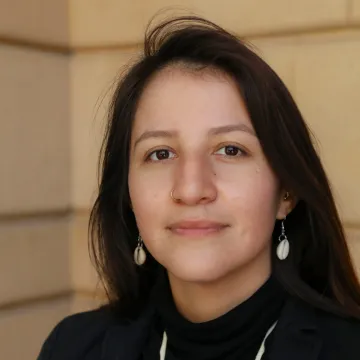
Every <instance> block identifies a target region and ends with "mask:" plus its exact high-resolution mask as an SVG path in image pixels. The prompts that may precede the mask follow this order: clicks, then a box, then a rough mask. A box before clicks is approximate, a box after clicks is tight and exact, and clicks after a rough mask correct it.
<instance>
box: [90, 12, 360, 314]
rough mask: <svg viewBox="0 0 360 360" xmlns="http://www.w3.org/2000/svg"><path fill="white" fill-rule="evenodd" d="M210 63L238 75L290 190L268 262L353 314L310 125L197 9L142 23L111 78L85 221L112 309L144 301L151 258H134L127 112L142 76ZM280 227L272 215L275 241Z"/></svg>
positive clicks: (346, 257) (340, 240)
mask: <svg viewBox="0 0 360 360" xmlns="http://www.w3.org/2000/svg"><path fill="white" fill-rule="evenodd" d="M179 62H180V63H184V64H188V65H190V66H191V67H192V68H193V67H194V66H193V65H195V68H196V66H198V68H199V69H206V68H212V69H217V70H220V71H222V72H224V73H226V74H228V75H229V76H230V77H231V78H232V79H233V80H234V81H235V82H236V84H237V85H238V88H239V96H242V97H243V99H244V101H245V103H246V106H247V110H248V113H249V115H250V118H251V121H252V124H253V126H254V129H255V131H256V133H257V136H258V138H259V141H260V143H261V146H262V149H263V152H264V154H265V156H266V158H267V160H268V163H269V164H270V166H271V168H272V169H273V171H274V173H275V174H276V176H277V178H278V179H279V182H280V183H281V184H282V185H283V186H284V187H285V188H286V189H287V190H289V191H290V192H291V193H292V194H293V195H294V196H295V197H296V198H297V199H298V202H297V205H296V207H295V209H294V210H293V211H292V212H291V213H290V215H289V216H288V217H287V220H286V221H287V236H288V238H289V241H290V245H291V251H290V255H289V257H288V258H287V259H286V260H284V261H279V260H278V259H277V258H276V256H275V255H274V251H273V254H272V261H273V271H274V273H275V276H276V277H277V278H278V280H279V281H280V282H281V283H282V285H283V287H284V288H285V290H286V291H287V292H288V293H289V294H290V295H292V296H295V297H297V298H300V299H302V300H303V301H306V302H307V303H309V304H311V305H312V306H314V307H316V308H320V309H323V310H325V311H328V312H331V313H334V314H337V315H340V316H352V317H358V318H360V286H359V282H358V279H357V277H356V274H355V270H354V267H353V265H352V263H351V258H350V254H349V250H348V247H347V244H346V241H345V235H344V230H343V227H342V224H341V222H340V219H339V215H338V212H337V209H336V206H335V202H334V198H333V195H332V193H331V189H330V186H329V181H328V179H327V176H326V174H325V171H324V169H323V166H322V164H321V162H320V159H319V156H318V154H317V153H316V150H315V149H314V146H313V143H312V139H311V136H310V131H309V129H308V127H307V126H306V124H305V122H304V120H303V117H302V115H301V113H300V111H299V109H298V107H297V105H296V104H295V102H294V100H293V98H292V96H291V94H290V93H289V91H288V90H287V88H286V86H285V85H284V83H283V82H282V81H281V79H280V78H279V77H278V76H277V75H276V73H275V72H274V71H273V70H272V69H271V68H270V66H268V65H267V64H266V63H265V62H264V61H263V60H262V59H261V58H260V57H259V56H258V55H257V54H256V53H255V52H254V51H253V50H252V49H251V47H250V46H249V45H247V44H246V43H245V42H244V41H242V40H240V39H239V38H237V37H236V36H235V35H233V34H231V33H229V32H227V31H226V30H224V29H222V28H221V27H219V26H217V25H216V24H214V23H212V22H210V21H207V20H204V19H201V18H198V17H178V18H174V19H171V20H167V21H165V22H162V23H161V24H160V25H157V26H156V27H155V28H152V29H151V28H150V29H149V30H147V32H146V34H145V41H144V49H143V54H142V56H141V58H140V59H139V60H138V61H137V62H136V63H135V64H134V65H132V66H131V67H130V68H129V69H128V71H127V73H126V74H125V75H124V76H123V77H122V79H121V80H120V81H119V84H118V86H117V88H116V90H115V93H114V95H113V99H112V102H111V106H110V111H109V119H108V123H107V128H106V133H105V138H104V142H103V146H102V151H101V157H100V163H99V166H100V167H99V171H100V181H99V191H98V196H97V199H96V201H95V204H94V206H93V209H92V211H91V216H90V222H89V233H90V243H89V244H90V251H91V255H92V259H93V260H94V263H95V266H96V268H97V270H98V272H99V274H100V277H101V279H102V280H103V283H104V285H105V289H106V291H107V294H108V298H109V304H110V305H112V306H113V308H114V309H116V310H119V311H122V312H126V313H127V314H134V315H136V314H137V313H138V312H139V310H140V309H141V308H142V306H143V305H144V303H145V302H146V301H147V297H148V294H149V292H150V289H151V287H152V285H153V282H154V277H155V273H156V269H157V268H158V266H159V264H158V263H157V262H156V261H155V259H154V258H153V257H152V256H151V255H150V254H148V260H147V262H146V264H145V265H144V266H143V267H141V268H139V267H137V266H136V265H135V264H134V260H133V252H134V249H135V247H136V243H137V236H138V229H137V226H136V221H135V217H134V214H133V212H132V209H131V202H130V197H129V189H128V170H129V146H130V138H131V131H132V124H133V121H134V116H135V112H136V109H137V105H138V102H139V99H140V97H141V95H142V92H143V90H144V88H145V86H146V85H147V83H148V82H149V80H150V79H151V78H152V77H153V76H154V75H155V74H156V73H157V72H159V71H160V70H161V69H163V68H164V67H166V66H171V64H176V63H179ZM279 233H280V229H279V223H278V222H277V223H276V224H275V228H274V233H273V239H272V240H273V244H274V246H273V248H275V246H276V244H277V237H278V235H279Z"/></svg>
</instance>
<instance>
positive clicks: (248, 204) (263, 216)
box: [218, 162, 279, 229]
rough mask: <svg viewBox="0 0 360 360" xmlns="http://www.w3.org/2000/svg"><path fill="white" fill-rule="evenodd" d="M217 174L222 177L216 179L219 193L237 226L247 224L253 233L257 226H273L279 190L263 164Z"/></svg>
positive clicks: (252, 164) (244, 166)
mask: <svg viewBox="0 0 360 360" xmlns="http://www.w3.org/2000/svg"><path fill="white" fill-rule="evenodd" d="M218 173H219V174H222V175H221V176H219V178H218V182H219V189H220V191H221V192H222V194H223V196H224V198H225V201H226V203H227V207H228V208H229V210H231V212H232V214H233V216H234V217H235V221H236V222H237V223H239V224H243V225H245V224H247V225H248V226H251V227H252V228H254V229H255V228H256V227H259V224H263V225H265V224H269V225H271V226H273V224H274V222H275V219H276V213H277V207H278V193H279V186H278V181H277V179H276V177H275V175H274V174H273V172H272V171H271V169H270V168H269V166H268V165H267V164H266V163H265V162H258V163H249V164H248V165H243V166H239V167H237V168H235V167H234V168H233V169H232V172H231V173H229V172H224V171H223V172H220V171H219V172H218ZM263 225H262V226H263ZM260 228H261V226H260Z"/></svg>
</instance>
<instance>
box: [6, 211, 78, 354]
mask: <svg viewBox="0 0 360 360" xmlns="http://www.w3.org/2000/svg"><path fill="white" fill-rule="evenodd" d="M69 241H70V229H69V220H68V219H66V218H64V219H57V220H51V219H40V220H36V219H29V220H23V221H21V220H19V221H15V220H14V221H10V222H1V223H0V249H1V251H0V283H1V287H0V304H4V303H11V302H12V301H22V300H23V299H28V298H37V297H41V296H43V295H49V294H50V295H51V294H53V293H58V292H62V291H69V290H70V288H71V286H72V279H71V274H70V271H71V263H70V261H71V254H70V247H69ZM0 358H1V357H0Z"/></svg>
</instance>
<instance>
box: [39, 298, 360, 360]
mask: <svg viewBox="0 0 360 360" xmlns="http://www.w3.org/2000/svg"><path fill="white" fill-rule="evenodd" d="M152 314H153V310H152V309H151V308H148V309H147V310H146V311H145V312H144V314H143V315H142V316H140V317H139V318H138V320H136V321H133V322H125V321H120V320H116V318H115V317H114V316H112V315H111V314H110V312H109V311H108V310H107V308H106V307H104V308H102V309H98V310H94V311H90V312H86V313H80V314H76V315H72V316H70V317H67V318H66V319H64V320H63V321H62V322H60V323H59V324H58V325H57V326H56V327H55V329H54V330H53V331H52V332H51V334H50V335H49V337H48V339H47V340H46V341H45V343H44V345H43V347H42V350H41V353H40V355H39V357H38V360H75V359H76V360H138V359H139V356H140V354H141V351H142V349H143V346H144V344H145V342H146V336H147V333H148V329H149V326H150V324H151V319H152ZM259 316H261V314H259ZM159 350H160V349H159ZM262 359H264V360H265V359H266V360H359V359H360V322H359V321H357V320H351V319H343V318H340V317H337V316H335V315H332V314H329V313H325V312H323V311H320V310H315V309H314V308H312V307H311V306H309V305H307V304H304V303H302V302H299V301H298V300H294V299H291V300H288V301H287V303H286V304H285V306H284V309H283V310H282V313H281V316H280V319H279V321H278V323H277V326H276V328H275V330H274V332H273V335H272V340H271V346H269V348H268V349H267V348H266V343H265V354H264V355H263V358H262Z"/></svg>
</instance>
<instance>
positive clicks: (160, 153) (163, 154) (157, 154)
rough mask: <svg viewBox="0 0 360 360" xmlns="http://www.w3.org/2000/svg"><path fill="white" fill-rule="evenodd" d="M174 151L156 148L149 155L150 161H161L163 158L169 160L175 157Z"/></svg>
mask: <svg viewBox="0 0 360 360" xmlns="http://www.w3.org/2000/svg"><path fill="white" fill-rule="evenodd" d="M174 156H175V155H174V153H173V152H172V151H170V150H167V149H160V150H155V151H153V152H152V153H151V154H150V155H149V158H148V159H149V160H150V161H161V160H167V159H172V158H173V157H174Z"/></svg>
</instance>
